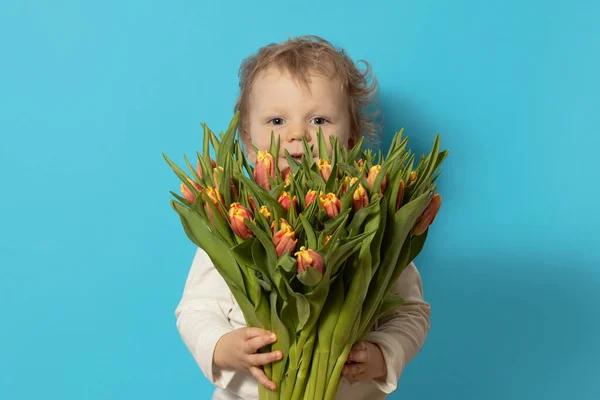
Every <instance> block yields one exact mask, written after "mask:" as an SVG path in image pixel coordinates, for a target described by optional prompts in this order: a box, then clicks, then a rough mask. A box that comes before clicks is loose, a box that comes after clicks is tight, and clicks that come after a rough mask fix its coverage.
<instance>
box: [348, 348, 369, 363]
mask: <svg viewBox="0 0 600 400" xmlns="http://www.w3.org/2000/svg"><path fill="white" fill-rule="evenodd" d="M348 361H354V362H358V363H365V362H368V361H369V352H368V351H367V350H352V351H351V352H350V354H348Z"/></svg>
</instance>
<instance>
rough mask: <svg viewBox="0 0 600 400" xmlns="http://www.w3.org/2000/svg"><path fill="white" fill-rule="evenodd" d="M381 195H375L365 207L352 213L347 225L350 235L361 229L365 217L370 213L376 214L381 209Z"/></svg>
mask: <svg viewBox="0 0 600 400" xmlns="http://www.w3.org/2000/svg"><path fill="white" fill-rule="evenodd" d="M381 197H382V196H381V195H378V196H375V200H372V201H371V203H369V204H368V205H367V206H366V207H363V208H361V209H360V210H358V211H357V212H356V214H354V217H353V218H352V221H351V222H350V224H349V225H348V232H349V233H350V235H352V234H353V233H356V232H359V231H361V227H362V224H363V222H364V221H365V219H367V218H368V217H370V216H372V215H378V214H379V212H380V211H381V209H380V201H381Z"/></svg>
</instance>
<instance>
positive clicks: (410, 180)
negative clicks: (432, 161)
mask: <svg viewBox="0 0 600 400" xmlns="http://www.w3.org/2000/svg"><path fill="white" fill-rule="evenodd" d="M417 176H418V174H417V171H412V172H411V173H410V176H409V177H408V183H407V184H406V185H407V186H408V185H410V184H411V183H413V182H414V181H416V180H417Z"/></svg>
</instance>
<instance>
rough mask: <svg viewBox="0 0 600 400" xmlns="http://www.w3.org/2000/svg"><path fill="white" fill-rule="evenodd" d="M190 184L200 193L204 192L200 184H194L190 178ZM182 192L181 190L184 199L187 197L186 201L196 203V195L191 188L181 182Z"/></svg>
mask: <svg viewBox="0 0 600 400" xmlns="http://www.w3.org/2000/svg"><path fill="white" fill-rule="evenodd" d="M188 182H189V183H191V184H192V185H194V187H195V188H196V189H198V191H199V192H201V191H202V186H200V184H198V183H196V182H194V181H193V180H191V179H190V178H188ZM180 190H181V193H182V194H183V197H185V199H186V200H187V201H189V202H190V203H193V202H194V201H196V196H195V195H194V193H192V191H191V190H190V188H189V187H187V186H186V184H185V183H183V182H181V187H180Z"/></svg>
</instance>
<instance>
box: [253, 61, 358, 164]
mask: <svg viewBox="0 0 600 400" xmlns="http://www.w3.org/2000/svg"><path fill="white" fill-rule="evenodd" d="M309 86H310V92H309V91H308V90H307V88H306V86H305V85H304V84H303V83H302V82H300V81H298V82H297V81H294V80H293V78H292V76H291V75H290V74H289V73H288V72H282V71H280V70H279V69H278V68H270V69H268V70H266V71H264V72H263V73H261V74H260V75H259V76H258V77H257V79H256V80H255V82H254V85H253V87H252V92H251V94H250V99H249V107H248V116H247V125H246V126H247V127H248V131H249V132H248V134H249V135H248V136H249V138H250V140H251V142H252V144H253V145H254V146H256V147H257V148H258V149H259V150H268V149H269V147H270V143H271V131H273V132H274V134H275V139H277V136H278V135H279V137H280V140H281V148H280V154H279V169H280V170H282V169H283V168H285V167H286V166H287V165H288V163H287V160H286V159H285V152H284V149H286V150H287V151H288V152H289V153H290V154H291V155H292V156H294V158H297V159H298V160H300V157H301V156H302V154H303V153H304V147H303V146H302V136H304V135H306V138H307V141H308V142H309V145H314V150H313V154H312V156H313V158H315V159H316V158H318V154H319V153H318V151H319V149H318V144H317V131H318V130H319V127H321V129H322V131H323V134H324V136H325V142H326V143H327V147H328V149H329V151H331V145H330V143H329V137H330V136H336V137H337V138H338V140H339V143H340V145H343V146H348V140H349V139H350V114H349V110H348V99H347V96H346V94H345V93H344V92H343V91H342V87H341V85H340V83H339V82H338V81H337V80H336V79H329V78H327V77H324V76H322V75H319V74H316V73H315V74H311V76H310V84H309ZM247 147H248V152H249V154H248V156H249V158H250V160H251V161H252V162H253V163H254V162H256V154H254V151H253V149H252V146H247Z"/></svg>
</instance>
